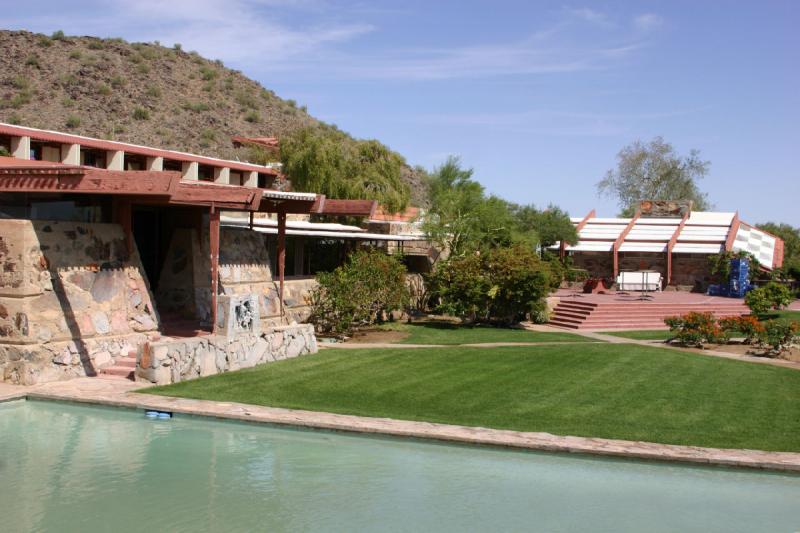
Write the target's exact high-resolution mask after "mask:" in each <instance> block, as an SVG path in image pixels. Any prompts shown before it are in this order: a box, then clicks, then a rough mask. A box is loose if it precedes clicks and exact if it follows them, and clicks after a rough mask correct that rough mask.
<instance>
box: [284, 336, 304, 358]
mask: <svg viewBox="0 0 800 533" xmlns="http://www.w3.org/2000/svg"><path fill="white" fill-rule="evenodd" d="M305 347H306V343H305V339H303V337H302V336H300V335H298V336H297V337H294V338H292V339H291V340H290V341H289V345H288V346H286V357H297V356H298V355H300V354H301V353H303V352H304V351H305Z"/></svg>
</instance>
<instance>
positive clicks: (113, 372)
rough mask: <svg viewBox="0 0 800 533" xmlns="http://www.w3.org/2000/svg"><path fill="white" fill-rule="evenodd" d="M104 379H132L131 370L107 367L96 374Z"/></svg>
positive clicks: (122, 367)
mask: <svg viewBox="0 0 800 533" xmlns="http://www.w3.org/2000/svg"><path fill="white" fill-rule="evenodd" d="M98 374H100V375H101V376H104V377H112V376H113V377H119V378H123V379H130V380H132V379H133V369H132V368H130V367H127V366H116V365H114V366H107V367H105V368H103V369H101V370H100V372H98Z"/></svg>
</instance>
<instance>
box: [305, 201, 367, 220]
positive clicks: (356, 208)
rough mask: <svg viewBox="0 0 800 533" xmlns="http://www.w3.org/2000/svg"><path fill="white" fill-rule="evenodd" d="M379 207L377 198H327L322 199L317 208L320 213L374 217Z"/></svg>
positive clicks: (317, 212) (316, 211)
mask: <svg viewBox="0 0 800 533" xmlns="http://www.w3.org/2000/svg"><path fill="white" fill-rule="evenodd" d="M377 207H378V202H376V201H375V200H337V199H333V198H326V199H324V200H322V201H321V202H320V204H319V206H317V207H316V210H315V211H313V212H314V213H316V214H318V215H330V216H352V217H370V218H371V217H372V216H373V215H374V214H375V210H376V209H377Z"/></svg>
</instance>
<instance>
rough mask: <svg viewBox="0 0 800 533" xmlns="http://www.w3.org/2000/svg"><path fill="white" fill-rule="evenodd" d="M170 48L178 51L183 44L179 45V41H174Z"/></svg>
mask: <svg viewBox="0 0 800 533" xmlns="http://www.w3.org/2000/svg"><path fill="white" fill-rule="evenodd" d="M172 49H173V50H175V51H176V52H180V51H181V50H182V49H183V46H181V43H175V44H173V45H172Z"/></svg>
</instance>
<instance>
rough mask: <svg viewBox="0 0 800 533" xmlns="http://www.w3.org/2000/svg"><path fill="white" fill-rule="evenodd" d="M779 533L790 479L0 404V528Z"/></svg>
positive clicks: (789, 499)
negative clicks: (756, 532)
mask: <svg viewBox="0 0 800 533" xmlns="http://www.w3.org/2000/svg"><path fill="white" fill-rule="evenodd" d="M587 530H588V531H614V532H618V531H648V532H655V531H704V532H709V531H725V532H732V531H747V532H752V531H787V532H794V531H798V530H800V476H792V475H780V474H769V473H762V472H751V471H737V470H726V469H714V468H694V467H687V466H672V465H666V464H659V463H644V462H635V461H622V460H606V459H596V458H589V457H581V456H570V455H557V454H542V453H531V452H518V451H507V450H500V449H492V448H480V447H468V446H456V445H447V444H437V443H425V442H419V441H412V440H402V439H391V438H379V437H369V436H359V435H349V434H338V433H329V432H321V431H308V430H295V429H283V428H274V427H268V426H260V425H255V424H245V423H235V422H223V421H215V420H210V419H205V418H199V417H182V416H176V417H175V418H173V419H171V420H151V419H147V418H145V415H144V413H143V412H141V411H132V410H123V409H111V408H100V407H87V406H78V405H72V404H66V403H55V402H36V401H15V402H9V403H4V404H0V531H3V532H7V533H8V532H17V531H24V532H27V531H59V532H62V531H80V532H92V531H114V532H122V531H147V532H150V533H156V532H161V531H171V532H172V531H191V532H196V531H436V532H440V531H587Z"/></svg>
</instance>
